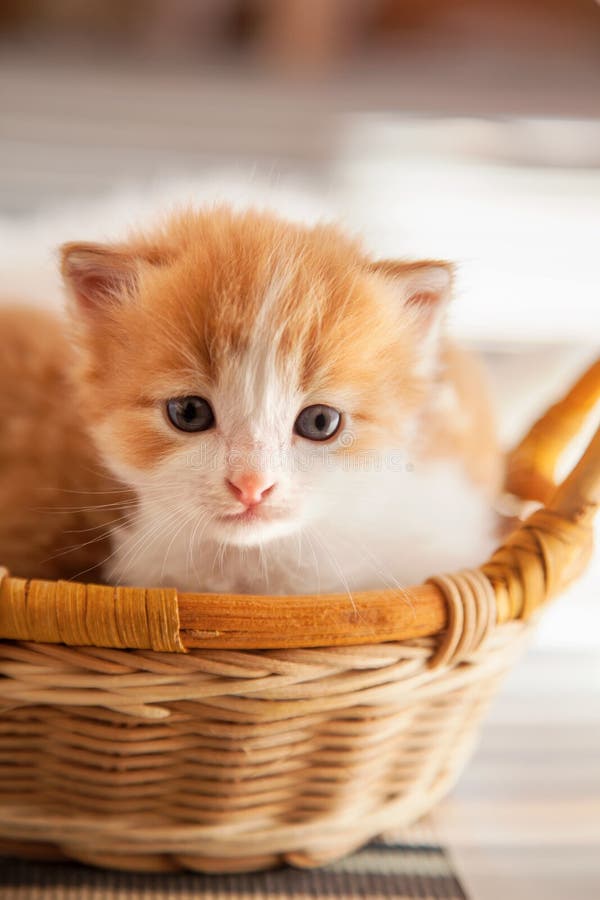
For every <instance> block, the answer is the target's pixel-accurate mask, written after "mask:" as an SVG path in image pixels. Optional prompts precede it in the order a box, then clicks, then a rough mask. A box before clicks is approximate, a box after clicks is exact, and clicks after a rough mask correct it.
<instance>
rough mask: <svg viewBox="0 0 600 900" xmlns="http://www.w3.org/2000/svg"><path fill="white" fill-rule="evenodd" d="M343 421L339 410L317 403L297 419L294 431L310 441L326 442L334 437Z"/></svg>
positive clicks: (308, 407)
mask: <svg viewBox="0 0 600 900" xmlns="http://www.w3.org/2000/svg"><path fill="white" fill-rule="evenodd" d="M341 421H342V417H341V415H340V413H339V412H338V411H337V409H334V408H333V407H332V406H323V405H322V404H321V403H317V404H315V405H314V406H307V407H306V409H303V410H302V412H301V413H300V415H299V416H298V418H297V419H296V424H295V425H294V431H295V432H296V434H299V435H300V436H301V437H304V438H308V440H309V441H326V440H327V439H328V438H330V437H333V435H334V434H335V433H336V431H337V430H338V428H339V427H340V422H341Z"/></svg>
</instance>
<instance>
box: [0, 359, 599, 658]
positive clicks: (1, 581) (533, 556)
mask: <svg viewBox="0 0 600 900" xmlns="http://www.w3.org/2000/svg"><path fill="white" fill-rule="evenodd" d="M599 398H600V361H598V362H596V363H595V364H594V365H593V366H592V367H591V369H589V370H588V372H586V373H585V374H584V375H583V376H582V377H581V379H580V380H579V381H578V382H577V384H576V385H575V386H574V388H573V389H572V390H571V391H570V392H569V394H567V396H566V397H565V398H564V400H562V401H561V402H559V403H557V404H555V405H554V406H553V407H552V408H551V409H550V410H549V411H548V412H547V413H546V414H545V415H544V416H543V417H542V418H541V419H540V420H539V422H537V423H536V425H534V426H533V428H532V429H531V431H530V432H529V434H528V435H527V436H526V437H525V439H524V440H523V441H522V442H521V443H520V444H519V445H518V447H517V448H516V450H515V452H514V453H513V454H512V456H511V457H510V460H509V467H508V472H509V478H508V484H509V487H511V488H512V490H514V491H515V492H516V493H517V494H519V495H520V496H524V497H528V498H531V497H538V498H542V499H543V501H544V502H545V503H546V505H545V507H543V508H541V509H539V510H537V511H536V512H534V513H533V514H532V515H531V516H530V517H529V518H528V519H526V520H525V521H524V522H523V523H522V524H521V525H520V526H519V527H518V528H517V529H516V530H515V531H514V532H513V533H512V534H511V535H510V536H509V537H508V538H507V539H506V540H505V541H504V543H503V544H502V545H501V546H500V548H499V549H498V550H497V551H496V552H495V553H494V554H493V555H492V557H491V559H490V560H489V561H488V562H487V563H485V564H484V565H483V566H481V567H480V568H479V569H477V570H474V571H472V572H468V573H458V574H456V575H446V576H443V577H439V578H435V579H432V581H430V582H428V583H427V584H422V585H418V586H416V587H411V588H407V589H405V590H380V591H363V592H359V593H356V594H354V595H353V596H352V597H349V596H348V595H343V594H332V595H318V596H311V595H307V596H294V597H285V598H282V597H261V596H248V595H243V596H240V595H223V594H179V595H178V594H177V592H176V591H174V590H167V589H165V590H147V589H144V588H113V587H106V586H98V585H84V584H76V583H71V582H47V581H27V580H24V579H21V578H12V577H10V576H9V574H8V573H7V572H6V570H2V569H1V568H0V639H2V638H4V639H8V640H32V641H40V642H48V643H66V644H75V645H92V646H98V647H117V648H131V649H135V648H139V649H153V650H163V651H175V652H182V651H185V650H186V649H188V648H191V647H205V648H222V649H269V648H285V647H318V646H349V645H353V644H369V643H371V644H373V643H382V642H384V641H397V640H407V639H412V638H418V637H426V636H432V635H437V634H440V633H442V632H443V633H444V635H445V637H444V638H443V640H442V645H441V647H440V654H441V655H440V656H439V657H438V660H439V659H442V660H443V661H444V662H446V661H448V660H449V659H455V658H461V657H462V656H464V654H465V653H466V652H468V651H469V650H472V649H473V648H475V647H477V646H478V644H479V643H480V642H481V640H483V638H484V637H485V635H486V634H487V633H488V632H489V630H490V629H491V628H492V627H493V626H494V625H495V624H496V623H502V622H507V621H509V620H511V619H518V618H526V617H527V616H529V615H530V614H531V613H532V612H534V610H535V609H537V608H538V607H539V606H541V605H542V604H543V603H544V602H545V601H546V600H547V599H548V598H549V597H551V596H552V595H554V594H556V593H557V592H558V591H560V590H562V589H563V588H564V587H566V585H567V584H569V582H571V581H572V580H573V579H574V578H576V577H577V576H578V575H579V574H581V572H582V571H583V569H584V567H585V565H586V563H587V561H588V559H589V555H590V552H591V547H592V518H593V514H594V512H595V510H596V508H597V506H598V505H599V504H600V431H598V432H597V433H596V435H595V436H594V438H593V439H592V441H591V443H590V445H589V447H588V449H587V450H586V452H585V453H584V455H583V456H582V458H581V460H580V461H579V463H578V464H577V465H576V466H575V468H574V469H573V471H572V472H571V473H570V475H569V476H568V478H567V479H566V480H565V481H564V482H563V484H562V485H561V486H560V487H559V488H558V489H554V487H553V475H554V468H555V465H556V462H557V460H558V458H559V456H560V454H561V453H562V451H563V449H565V447H566V446H568V444H569V443H570V441H571V440H572V438H573V437H574V436H575V435H576V433H577V432H579V431H580V430H581V428H582V426H583V424H584V420H585V419H586V417H587V415H588V413H589V412H590V411H591V409H592V408H593V406H594V404H595V402H596V401H597V400H598V399H599Z"/></svg>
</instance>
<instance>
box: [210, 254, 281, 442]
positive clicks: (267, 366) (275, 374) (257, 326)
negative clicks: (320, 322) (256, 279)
mask: <svg viewBox="0 0 600 900" xmlns="http://www.w3.org/2000/svg"><path fill="white" fill-rule="evenodd" d="M293 274H294V269H293V267H292V265H291V264H288V265H287V267H286V268H283V267H279V268H277V269H276V270H275V272H274V273H273V275H272V276H271V277H270V280H269V282H268V284H267V285H266V287H265V288H264V290H262V293H261V298H260V303H259V306H258V310H257V313H256V316H255V319H254V322H253V323H252V327H251V330H250V333H249V339H248V343H247V346H246V349H245V351H244V352H243V353H242V354H240V355H239V356H238V357H237V358H235V359H234V360H232V363H231V365H230V366H229V367H228V371H227V374H226V377H225V379H224V380H225V384H226V386H227V391H228V394H229V396H230V402H231V403H232V406H234V407H235V413H236V416H235V418H236V419H237V420H238V421H239V422H240V423H243V426H244V431H246V432H248V433H249V434H250V435H251V436H252V437H253V439H255V440H257V441H258V440H260V441H262V440H264V439H265V438H266V437H269V436H270V438H271V440H273V439H276V436H278V435H279V434H280V433H282V434H283V433H285V432H287V431H288V430H289V423H288V420H289V418H290V415H291V412H292V410H290V407H292V409H293V404H294V399H295V397H296V394H297V381H298V377H297V375H298V355H297V354H295V353H293V352H288V353H287V354H286V355H285V356H284V355H283V354H282V352H281V342H282V338H283V334H284V331H285V328H286V325H287V324H288V323H287V322H286V316H285V313H284V314H283V315H281V308H282V306H283V304H284V302H285V297H286V292H288V291H289V290H290V286H291V282H292V278H293Z"/></svg>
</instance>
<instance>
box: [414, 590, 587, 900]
mask: <svg viewBox="0 0 600 900" xmlns="http://www.w3.org/2000/svg"><path fill="white" fill-rule="evenodd" d="M599 593H600V592H599ZM597 599H600V597H599V598H597ZM599 760H600V658H599V657H598V654H597V653H596V652H573V651H571V652H562V651H548V650H546V651H531V652H530V653H529V654H528V655H527V656H526V657H525V659H524V660H522V662H521V663H520V664H519V665H518V666H516V668H515V669H514V670H513V671H512V673H511V674H510V676H509V678H508V680H507V681H506V683H505V685H504V687H503V689H502V690H501V692H500V694H499V695H498V696H497V698H496V700H495V701H494V704H493V706H492V709H491V711H490V714H489V716H488V719H487V721H486V724H485V726H484V729H483V734H482V737H481V741H480V744H479V748H478V750H477V752H476V754H475V757H474V758H473V760H472V762H471V763H470V765H469V766H468V767H467V769H466V771H465V773H464V775H463V776H462V778H461V780H460V781H459V783H458V785H457V787H456V788H455V790H454V791H453V792H452V794H451V795H450V796H449V797H448V798H447V799H446V800H445V801H443V802H442V804H441V805H440V806H439V807H438V808H437V810H436V811H435V812H434V813H433V814H432V816H431V817H430V821H431V823H432V825H433V827H434V830H435V833H436V836H437V838H438V840H439V841H440V843H441V844H442V845H445V846H447V847H448V848H449V850H450V855H451V857H452V860H453V863H454V864H455V866H456V867H457V871H458V874H459V876H460V878H461V879H462V881H463V884H464V885H465V887H466V888H467V891H468V896H469V900H508V898H510V900H570V898H573V900H597V898H598V897H599V896H600V763H599Z"/></svg>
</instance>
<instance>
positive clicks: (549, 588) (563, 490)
mask: <svg viewBox="0 0 600 900" xmlns="http://www.w3.org/2000/svg"><path fill="white" fill-rule="evenodd" d="M598 401H600V360H597V361H596V362H595V363H594V364H593V365H592V366H591V367H590V368H589V369H588V370H587V371H586V372H584V374H583V375H582V376H581V377H580V378H579V380H578V381H577V383H576V384H575V385H574V387H573V388H572V389H571V390H570V391H569V392H568V394H567V395H566V396H565V397H564V398H563V399H562V400H560V401H559V402H558V403H555V404H554V406H552V407H551V408H550V409H549V410H548V412H547V413H545V415H543V416H542V418H541V419H540V420H539V421H538V422H537V423H536V424H535V425H534V426H533V427H532V429H531V430H530V431H529V432H528V434H527V435H526V436H525V438H524V439H523V440H522V441H521V443H520V444H519V445H518V446H517V448H516V450H515V452H514V453H513V454H512V456H511V460H510V464H509V478H508V480H507V481H508V484H509V485H510V486H511V487H512V490H513V492H515V493H517V494H519V495H520V496H524V497H528V498H531V499H536V498H537V499H543V500H544V501H545V504H546V505H545V506H544V507H542V508H541V509H539V510H537V511H536V512H534V513H533V514H532V515H530V516H529V517H528V518H527V519H526V520H525V521H524V522H523V523H522V525H520V526H519V527H518V528H517V529H516V530H515V531H514V532H513V533H512V534H511V535H509V537H508V538H507V539H506V541H505V542H504V543H503V544H502V546H501V547H500V548H499V549H498V550H497V551H496V552H495V553H494V555H493V556H492V558H491V559H490V560H489V562H488V563H486V564H485V565H484V566H482V567H481V571H482V572H483V573H484V574H485V575H486V576H487V577H488V578H489V580H490V581H491V582H492V585H493V587H494V591H495V593H496V604H497V621H498V622H505V621H508V620H510V619H518V618H527V617H528V616H529V615H531V613H533V612H534V611H535V610H536V609H537V608H538V607H539V606H541V605H542V604H543V603H545V602H546V601H547V600H548V599H550V597H552V596H554V595H555V594H557V593H558V592H559V591H561V590H563V589H564V588H565V587H566V586H567V585H568V584H570V583H571V582H572V581H574V580H575V579H576V578H577V577H578V576H579V575H580V574H581V573H582V572H583V570H584V569H585V567H586V565H587V563H588V561H589V558H590V555H591V552H592V546H593V530H592V524H593V519H594V516H595V513H596V511H597V509H598V506H600V428H598V429H597V430H596V432H595V434H594V436H593V437H592V439H591V441H590V443H589V445H588V447H587V449H586V450H585V452H584V453H583V455H582V456H581V458H580V460H579V462H578V463H577V465H576V466H575V467H574V468H573V469H572V471H571V472H570V473H569V475H568V476H567V477H566V478H565V479H564V481H563V482H562V484H560V485H559V486H558V487H556V486H555V485H554V470H555V468H556V463H557V461H558V459H559V457H560V454H561V453H562V452H563V450H564V449H565V448H566V447H567V446H568V445H569V443H570V442H571V440H572V439H573V438H574V437H576V436H577V434H578V433H580V432H581V430H582V428H583V427H584V425H585V424H586V419H587V418H588V416H589V414H590V412H591V411H592V410H593V408H594V406H595V405H596V404H597V403H598Z"/></svg>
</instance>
